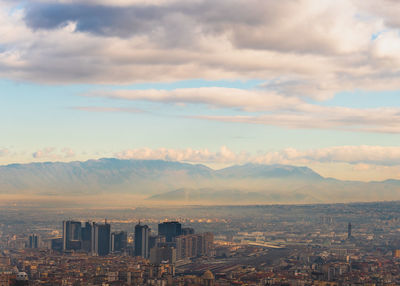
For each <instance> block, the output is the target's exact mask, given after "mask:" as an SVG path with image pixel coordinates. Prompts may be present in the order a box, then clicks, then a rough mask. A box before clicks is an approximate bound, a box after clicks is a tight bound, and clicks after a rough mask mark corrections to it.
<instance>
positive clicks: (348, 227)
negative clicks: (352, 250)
mask: <svg viewBox="0 0 400 286" xmlns="http://www.w3.org/2000/svg"><path fill="white" fill-rule="evenodd" d="M347 238H351V223H350V222H349V224H348V225H347Z"/></svg>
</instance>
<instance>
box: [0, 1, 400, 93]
mask: <svg viewBox="0 0 400 286" xmlns="http://www.w3.org/2000/svg"><path fill="white" fill-rule="evenodd" d="M20 3H21V1H1V2H0V33H1V35H2V38H1V39H0V44H1V47H2V49H1V51H0V75H1V76H2V77H4V78H10V79H16V80H29V81H34V82H40V83H64V84H65V83H111V84H119V83H125V84H127V83H136V82H154V81H179V80H185V79H193V78H202V79H209V80H219V79H238V78H240V79H254V78H257V79H260V80H264V81H265V87H266V89H267V90H268V91H269V92H271V93H279V94H280V95H285V96H298V97H311V98H314V99H319V100H323V99H327V98H331V97H333V96H334V95H335V93H337V92H339V91H343V90H354V89H356V88H362V89H365V90H396V89H399V88H400V82H399V81H398V71H399V67H400V56H399V53H397V50H398V49H397V48H396V47H397V46H398V45H399V44H398V43H399V42H400V39H399V33H398V32H399V31H398V28H399V25H397V23H398V21H397V20H396V19H397V18H396V17H397V16H396V17H394V16H395V15H397V14H396V13H395V12H394V11H397V10H396V9H397V8H398V5H397V4H396V3H393V1H389V0H385V3H386V4H387V5H378V6H379V7H380V8H379V7H378V8H376V6H377V4H376V3H375V4H374V1H355V0H354V1H344V0H340V1H319V0H301V1H289V0H284V1H272V0H267V1H265V0H262V1H261V0H246V1H244V0H235V1H228V0H221V1H211V0H198V1H191V2H190V3H189V2H187V1H182V0H175V1H166V0H164V1H157V0H154V1H150V2H149V1H146V2H145V1H139V0H135V1H133V0H121V1H107V0H92V1H87V2H85V4H82V2H81V1H73V0H65V1H29V2H27V1H23V3H24V4H23V5H18V4H20ZM389 4H390V5H392V6H389ZM382 6H385V7H392V8H393V9H390V8H382ZM98 19H101V21H98ZM288 19H290V20H288ZM266 35H267V36H266ZM299 35H301V37H300V36H299ZM83 58H84V59H85V60H84V61H82V59H83Z"/></svg>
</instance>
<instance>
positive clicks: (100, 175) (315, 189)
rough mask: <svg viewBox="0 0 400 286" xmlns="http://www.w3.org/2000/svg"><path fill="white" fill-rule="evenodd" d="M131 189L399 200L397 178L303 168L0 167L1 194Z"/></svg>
mask: <svg viewBox="0 0 400 286" xmlns="http://www.w3.org/2000/svg"><path fill="white" fill-rule="evenodd" d="M25 193H26V194H34V195H53V196H61V195H62V196H69V195H76V196H78V197H79V195H96V194H130V195H136V196H138V197H141V198H142V199H146V201H152V202H153V201H158V202H163V201H165V202H182V203H191V204H195V203H208V204H209V203H226V204H228V203H231V204H234V203H243V204H253V203H311V202H313V203H315V202H345V201H373V200H398V199H400V181H399V180H393V179H391V180H386V181H382V182H369V183H366V182H358V181H340V180H337V179H332V178H324V177H322V176H320V175H319V174H318V173H316V172H314V171H313V170H312V169H310V168H308V167H297V166H288V165H259V164H245V165H235V166H231V167H228V168H224V169H220V170H213V169H211V168H208V167H206V166H204V165H201V164H197V165H194V164H188V163H179V162H170V161H162V160H120V159H113V158H104V159H99V160H89V161H85V162H78V161H76V162H70V163H61V162H54V163H53V162H45V163H30V164H11V165H6V166H0V194H25Z"/></svg>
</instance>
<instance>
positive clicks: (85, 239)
mask: <svg viewBox="0 0 400 286" xmlns="http://www.w3.org/2000/svg"><path fill="white" fill-rule="evenodd" d="M92 228H93V226H92V224H91V223H90V222H85V226H84V227H82V231H81V234H82V235H81V237H82V249H83V250H85V251H87V252H91V251H92Z"/></svg>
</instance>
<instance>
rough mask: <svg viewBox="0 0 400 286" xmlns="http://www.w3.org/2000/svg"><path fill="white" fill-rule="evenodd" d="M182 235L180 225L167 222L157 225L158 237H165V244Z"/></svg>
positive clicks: (175, 222)
mask: <svg viewBox="0 0 400 286" xmlns="http://www.w3.org/2000/svg"><path fill="white" fill-rule="evenodd" d="M181 234H182V225H181V224H180V223H179V222H177V221H167V222H163V223H160V224H158V235H163V236H165V240H166V242H172V241H173V239H174V238H175V237H177V236H179V235H181Z"/></svg>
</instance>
